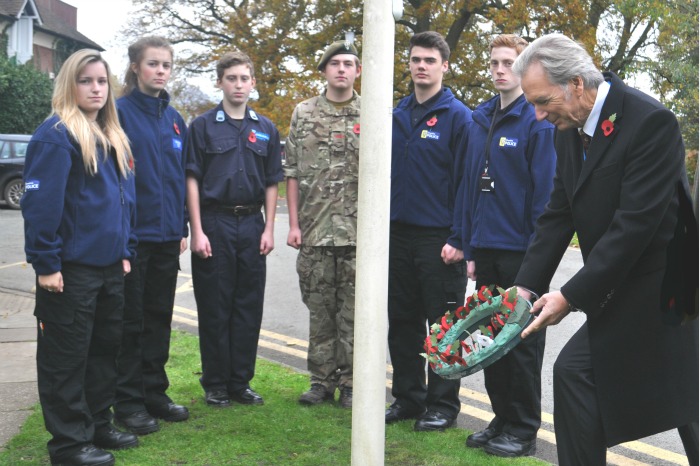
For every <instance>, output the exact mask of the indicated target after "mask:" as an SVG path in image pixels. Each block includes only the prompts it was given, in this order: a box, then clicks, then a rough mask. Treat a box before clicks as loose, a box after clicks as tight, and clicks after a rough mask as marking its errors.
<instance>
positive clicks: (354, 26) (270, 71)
mask: <svg viewBox="0 0 700 466" xmlns="http://www.w3.org/2000/svg"><path fill="white" fill-rule="evenodd" d="M134 3H135V4H136V5H137V6H138V7H139V9H138V11H137V12H136V14H135V17H134V21H133V24H131V25H130V26H129V31H131V34H133V33H134V31H138V32H139V33H143V32H144V31H146V32H148V33H158V34H161V35H164V36H165V37H168V38H170V39H171V40H172V41H173V43H175V44H182V45H183V46H187V47H188V49H187V50H186V51H185V52H184V53H182V52H181V53H180V61H179V65H180V66H183V67H184V68H185V70H186V71H187V72H190V73H200V72H202V71H205V70H210V69H211V67H212V66H213V63H214V62H215V61H216V59H218V57H219V56H220V55H221V54H222V53H223V52H225V51H226V50H230V49H231V48H239V49H241V50H243V51H245V52H247V53H249V54H250V55H251V57H252V58H253V61H254V62H255V64H256V67H257V69H256V77H257V88H258V91H259V94H260V99H259V101H258V102H257V103H255V106H256V107H257V108H258V109H259V110H260V111H261V113H263V114H265V115H267V116H269V117H270V118H272V120H273V121H274V122H275V123H276V124H277V126H278V127H279V128H280V131H281V132H282V133H285V132H286V130H287V126H288V124H289V118H290V116H291V113H292V110H293V108H294V106H295V105H296V103H298V102H299V101H300V100H302V99H305V98H308V97H310V96H312V95H314V94H317V93H318V92H319V91H320V89H321V86H322V79H321V76H320V75H319V74H318V72H317V70H316V64H317V61H318V59H319V58H320V56H321V54H322V53H323V49H324V48H325V47H326V46H327V45H328V44H329V43H331V42H332V41H333V40H338V39H340V38H342V37H343V33H344V31H347V30H350V31H354V32H355V33H356V35H357V37H358V39H357V42H358V45H359V46H360V48H361V42H362V6H363V2H361V1H359V0H346V1H338V0H290V1H287V0H258V1H251V0H134ZM676 4H677V5H681V4H683V5H684V6H685V4H688V11H689V12H690V14H686V16H687V17H686V18H683V19H681V18H677V17H678V16H679V15H681V14H683V13H682V9H679V8H678V7H677V5H676ZM674 5H675V6H674ZM404 8H405V11H404V17H403V18H402V19H401V20H400V21H399V22H398V25H397V29H396V53H395V65H396V66H395V68H394V73H395V80H394V83H395V92H394V97H395V99H398V98H400V97H402V96H405V95H407V94H408V93H409V92H410V90H411V83H410V75H409V73H408V66H407V63H408V59H407V54H408V52H407V50H406V46H407V44H408V38H409V37H410V35H412V34H415V33H417V32H422V31H427V30H435V31H438V32H440V33H442V34H443V35H444V36H445V38H446V40H447V42H448V44H449V45H450V48H451V50H452V55H451V57H450V70H449V72H448V74H447V76H446V77H445V84H446V85H448V86H449V87H450V88H451V89H452V90H453V92H454V93H455V95H456V96H457V97H458V98H459V99H460V100H462V101H463V102H465V103H466V104H467V105H469V106H471V107H473V106H475V105H477V104H478V103H479V102H481V101H483V100H484V99H486V98H488V97H490V96H492V95H493V89H492V87H491V83H490V80H489V79H488V75H487V63H488V43H489V41H490V39H491V37H493V35H495V34H499V33H504V32H505V33H518V34H520V35H522V36H523V37H525V38H527V39H529V40H534V39H535V38H536V37H538V36H540V35H542V34H545V33H550V32H562V33H564V34H567V35H569V36H571V37H573V38H575V39H577V40H579V41H580V42H581V43H583V44H584V46H586V47H587V49H588V50H589V51H590V52H591V53H592V54H593V55H594V57H595V59H596V61H597V63H598V64H599V66H600V67H601V69H604V70H610V71H613V72H615V73H617V74H619V75H620V76H622V77H623V78H624V77H626V76H632V75H635V74H638V73H643V72H646V73H649V72H650V67H649V64H650V62H651V58H650V57H661V56H663V55H664V54H665V52H666V49H667V48H672V49H673V50H676V51H677V52H678V53H681V52H689V51H688V50H687V49H688V48H692V47H689V46H688V45H687V44H688V42H684V41H686V40H690V39H689V37H690V38H692V40H691V41H690V43H691V44H693V45H694V46H695V47H697V0H672V5H669V2H668V1H666V0H586V1H583V0H570V1H568V2H561V1H560V0H538V1H533V0H404ZM693 14H694V15H695V16H694V18H695V28H696V29H695V36H694V37H693V35H692V32H693V30H692V22H693V20H692V16H693ZM667 31H668V32H667ZM677 31H686V32H687V33H688V35H687V36H683V37H677V35H674V34H675V32H677ZM674 41H675V42H674ZM684 43H685V44H686V50H681V48H682V47H680V46H681V45H682V44H684ZM691 55H692V54H691ZM681 59H682V57H681V56H679V57H678V60H681ZM675 63H676V62H672V61H664V60H659V61H658V66H659V67H660V70H658V71H657V75H658V76H670V74H671V71H673V70H674V69H675V68H676V65H675ZM683 63H684V64H688V71H687V73H684V74H683V75H682V76H676V77H675V78H674V82H675V83H676V84H678V80H686V79H690V77H691V75H692V73H694V77H695V82H696V83H697V74H698V66H697V53H696V54H695V61H694V62H693V61H692V60H690V61H688V60H685V61H683ZM365 66H368V64H365ZM653 79H654V78H653V77H651V80H652V82H653ZM684 82H688V83H690V82H691V81H684ZM356 84H357V85H358V89H359V82H358V83H356ZM691 88H693V89H695V91H696V92H695V100H694V101H693V100H692V95H691V94H692V92H691ZM660 89H661V87H659V88H658V89H657V88H656V87H655V90H656V91H657V92H660ZM671 94H673V98H674V99H675V100H678V99H681V100H682V101H683V104H682V105H683V107H682V108H683V111H682V112H679V117H680V118H681V122H682V125H683V127H684V128H685V127H686V126H693V122H692V121H689V122H686V121H685V120H684V119H686V118H689V116H690V114H691V113H693V111H691V110H692V109H694V115H695V117H697V85H695V86H694V87H693V86H689V87H688V88H684V92H675V91H669V93H668V95H669V96H670V95H671ZM661 95H665V94H661ZM677 108H678V110H679V111H680V109H681V104H680V103H678V104H677ZM694 127H695V128H696V130H697V119H696V120H695V123H694ZM696 143H697V142H696Z"/></svg>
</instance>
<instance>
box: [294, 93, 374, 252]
mask: <svg viewBox="0 0 700 466" xmlns="http://www.w3.org/2000/svg"><path fill="white" fill-rule="evenodd" d="M285 151H286V154H287V165H286V167H285V170H284V174H285V175H286V176H288V177H291V178H296V179H297V180H298V182H299V228H300V229H301V234H302V242H303V243H304V244H305V245H306V246H355V244H356V239H357V178H358V164H359V155H360V96H359V95H358V94H357V93H356V92H354V91H353V99H352V101H351V102H350V103H349V104H348V105H346V106H345V107H343V108H340V109H338V108H336V107H335V106H333V105H332V104H331V103H330V102H329V101H328V100H327V99H326V97H325V95H321V96H317V97H313V98H311V99H308V100H305V101H304V102H301V103H300V104H299V105H297V106H296V108H295V109H294V113H293V114H292V121H291V124H290V127H289V137H288V138H287V142H286V145H285Z"/></svg>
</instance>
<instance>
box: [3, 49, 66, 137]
mask: <svg viewBox="0 0 700 466" xmlns="http://www.w3.org/2000/svg"><path fill="white" fill-rule="evenodd" d="M52 92H53V84H52V82H51V80H50V79H49V77H48V76H47V75H46V74H45V73H42V72H40V71H37V70H36V69H35V68H34V67H33V66H32V65H31V64H18V63H17V60H15V59H14V58H9V59H8V58H6V57H4V56H0V133H14V134H32V133H34V130H35V129H36V127H37V126H39V124H40V123H41V122H42V121H44V119H45V118H46V117H47V116H49V113H51V94H52Z"/></svg>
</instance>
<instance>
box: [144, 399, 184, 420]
mask: <svg viewBox="0 0 700 466" xmlns="http://www.w3.org/2000/svg"><path fill="white" fill-rule="evenodd" d="M146 409H147V410H148V414H150V415H151V416H153V417H155V418H158V419H162V420H164V421H166V422H180V421H186V420H187V419H188V418H189V417H190V412H189V411H188V410H187V408H185V407H184V406H182V405H176V404H175V403H173V402H172V401H171V402H170V403H165V404H162V405H148V406H147V407H146Z"/></svg>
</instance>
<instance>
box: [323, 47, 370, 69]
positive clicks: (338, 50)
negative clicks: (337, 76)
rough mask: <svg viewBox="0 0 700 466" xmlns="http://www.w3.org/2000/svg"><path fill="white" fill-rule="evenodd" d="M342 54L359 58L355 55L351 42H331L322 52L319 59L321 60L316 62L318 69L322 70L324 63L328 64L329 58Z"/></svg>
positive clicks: (355, 49)
mask: <svg viewBox="0 0 700 466" xmlns="http://www.w3.org/2000/svg"><path fill="white" fill-rule="evenodd" d="M343 53H347V54H350V55H355V56H356V57H359V56H360V55H359V54H358V53H357V48H355V46H354V45H353V44H352V42H346V41H344V40H339V41H336V42H333V43H332V44H331V45H330V46H328V48H327V49H326V51H325V52H324V54H323V56H322V57H321V60H320V61H319V62H318V69H319V70H321V71H322V70H323V69H324V68H325V67H326V63H328V60H330V59H331V57H334V56H336V55H340V54H343Z"/></svg>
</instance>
